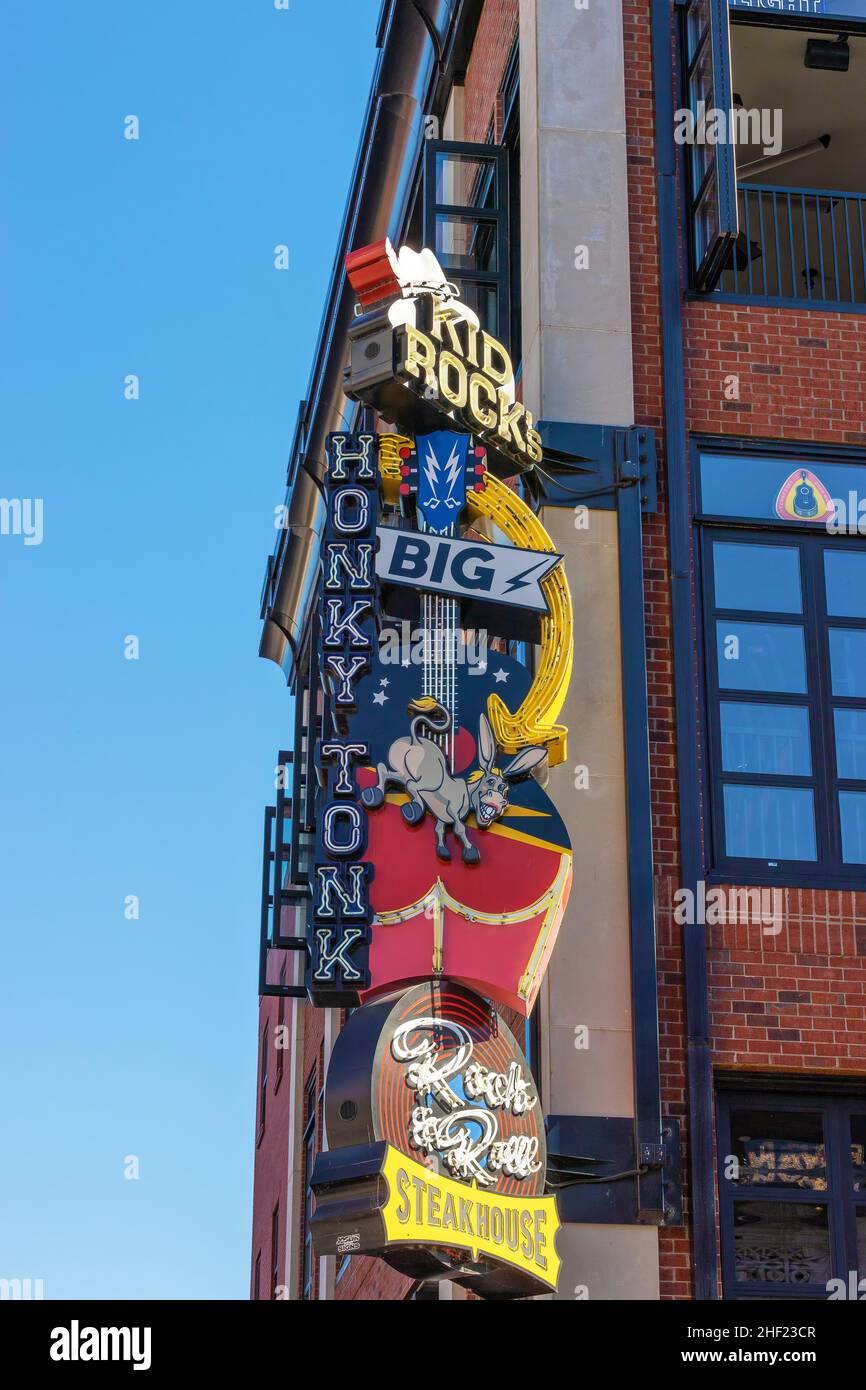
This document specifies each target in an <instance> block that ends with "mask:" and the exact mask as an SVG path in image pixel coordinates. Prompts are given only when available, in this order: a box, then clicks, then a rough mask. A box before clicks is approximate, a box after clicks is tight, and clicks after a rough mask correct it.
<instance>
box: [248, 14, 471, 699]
mask: <svg viewBox="0 0 866 1390" xmlns="http://www.w3.org/2000/svg"><path fill="white" fill-rule="evenodd" d="M454 8H455V0H418V4H417V5H416V4H414V3H412V4H408V3H406V2H405V0H393V3H392V4H391V6H390V8H389V9H388V8H383V17H382V21H381V26H380V34H379V43H380V47H381V50H382V52H381V56H380V59H379V64H378V67H377V69H376V73H375V76H374V78H373V86H372V91H371V93H370V100H369V103H368V108H367V115H366V119H365V122H364V129H363V133H362V136H361V141H360V145H359V148H358V155H357V159H356V163H355V170H354V174H353V177H352V186H351V189H350V192H349V197H348V200H347V204H346V211H345V215H344V218H343V225H342V229H341V233H340V239H339V243H338V246H337V253H336V256H335V258H334V264H333V268H332V271H331V280H330V286H329V289H328V294H327V297H326V301H325V309H324V313H323V316H322V324H321V328H320V330H319V337H318V343H317V349H316V356H315V360H314V363H313V369H312V374H311V378H310V385H309V388H308V392H307V401H306V405H305V407H304V408H303V410H302V415H301V419H300V421H299V428H298V431H297V435H296V440H295V445H294V448H293V457H292V459H291V461H290V464H289V477H288V484H287V493H286V522H285V525H284V528H283V529H282V530H281V532H280V535H279V538H278V541H277V546H276V550H275V553H274V555H273V556H272V558H271V561H270V565H269V569H268V574H267V577H266V581H265V591H264V594H263V598H262V618H263V620H264V629H263V632H262V637H261V643H260V646H259V653H260V655H261V656H264V657H267V658H269V659H270V660H271V661H275V662H276V663H277V664H278V665H280V666H282V668H283V670H284V672H285V674H286V678H287V680H288V679H291V677H292V673H293V670H294V665H295V661H296V658H297V655H298V651H299V648H300V646H301V644H302V641H303V635H304V631H305V629H306V625H307V620H308V616H309V612H310V610H311V607H312V602H313V591H314V587H315V577H316V566H317V564H318V555H319V541H320V537H321V532H322V525H323V520H324V503H323V500H322V493H321V489H320V486H319V484H320V478H321V470H322V467H323V459H324V445H325V437H326V436H327V434H328V433H329V432H330V431H332V430H341V429H348V428H350V427H351V419H352V415H353V412H354V406H353V404H352V402H350V401H348V400H347V399H346V397H345V396H344V394H343V367H344V364H345V354H346V341H347V339H346V334H347V331H348V328H349V326H350V324H351V322H352V319H353V316H354V305H355V295H354V293H353V291H352V289H351V286H350V285H349V284H348V281H347V279H346V273H345V267H344V261H345V256H346V253H347V251H349V250H351V248H352V247H353V246H359V245H360V246H363V245H365V244H367V243H370V242H373V241H377V240H380V239H381V238H382V237H384V236H387V235H391V236H396V235H397V231H398V228H399V226H400V224H401V223H402V219H403V215H404V212H405V207H406V204H407V201H408V198H409V194H410V192H411V183H412V176H413V173H414V170H415V167H416V164H417V158H418V153H419V151H420V148H421V144H422V141H423V138H424V112H425V102H426V101H427V99H428V94H429V92H430V87H431V82H432V81H433V79H434V76H435V73H436V71H437V64H438V53H437V51H436V48H435V46H434V43H433V41H432V38H431V33H430V30H431V27H432V28H434V29H435V30H436V31H437V32H438V33H439V34H445V33H447V31H448V28H449V24H450V20H451V17H452V11H453V10H454ZM422 11H423V14H424V16H425V17H424V18H423V19H422Z"/></svg>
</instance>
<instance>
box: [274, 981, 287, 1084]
mask: <svg viewBox="0 0 866 1390" xmlns="http://www.w3.org/2000/svg"><path fill="white" fill-rule="evenodd" d="M285 983H286V961H285V959H284V960H283V962H282V964H281V966H280V988H281V989H282V988H283V987H284V986H285ZM285 1022H286V997H285V995H284V994H281V995H280V998H279V1003H278V1004H277V1034H276V1037H275V1039H274V1048H275V1050H276V1054H277V1060H276V1063H275V1065H274V1091H275V1092H276V1091H277V1090H278V1089H279V1085H280V1082H281V1081H282V1079H283V1059H284V1057H285V1052H286V1049H285V1046H284V1043H285V1038H284V1034H283V1029H284V1028H285Z"/></svg>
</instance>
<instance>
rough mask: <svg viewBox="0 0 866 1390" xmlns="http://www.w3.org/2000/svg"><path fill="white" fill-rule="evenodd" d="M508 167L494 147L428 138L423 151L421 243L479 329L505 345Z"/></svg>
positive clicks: (508, 313)
mask: <svg viewBox="0 0 866 1390" xmlns="http://www.w3.org/2000/svg"><path fill="white" fill-rule="evenodd" d="M508 165H509V159H508V151H507V150H506V149H505V148H503V147H501V146H498V145H472V144H467V143H465V142H463V141H459V140H428V141H427V144H426V146H425V151H424V244H425V246H429V247H430V249H431V250H432V251H433V252H435V255H436V257H437V259H438V261H439V264H440V265H441V267H442V269H443V271H444V272H445V275H446V277H447V278H448V279H449V280H451V281H453V283H454V284H455V285H456V286H457V288H458V290H459V291H460V298H461V299H462V300H463V302H464V303H465V304H467V305H468V306H469V308H470V309H474V310H475V312H476V314H477V315H478V318H479V320H480V323H481V327H482V328H483V329H486V331H487V332H488V333H492V334H493V336H494V337H496V338H499V339H500V340H501V341H502V342H503V343H505V345H506V346H507V347H509V349H510V347H511V343H510V339H511V324H510V318H511V283H510V266H511V248H510V240H509V222H510V218H509V177H508V174H509V170H508ZM518 260H519V258H518Z"/></svg>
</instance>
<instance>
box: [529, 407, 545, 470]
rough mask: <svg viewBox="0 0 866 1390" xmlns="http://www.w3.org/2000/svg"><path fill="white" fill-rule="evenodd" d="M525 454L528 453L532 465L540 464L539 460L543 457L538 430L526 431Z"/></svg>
mask: <svg viewBox="0 0 866 1390" xmlns="http://www.w3.org/2000/svg"><path fill="white" fill-rule="evenodd" d="M527 414H528V412H527ZM526 452H527V453H528V455H529V457H530V458H531V460H532V462H533V463H541V460H542V458H543V457H544V451H543V450H542V447H541V435H540V434H539V433H538V430H531V429H527V431H526Z"/></svg>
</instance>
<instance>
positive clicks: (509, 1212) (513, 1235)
mask: <svg viewBox="0 0 866 1390" xmlns="http://www.w3.org/2000/svg"><path fill="white" fill-rule="evenodd" d="M517 1242H518V1226H517V1212H516V1211H515V1210H514V1208H513V1207H506V1209H505V1244H506V1245H507V1246H508V1248H509V1250H516V1249H517Z"/></svg>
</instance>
